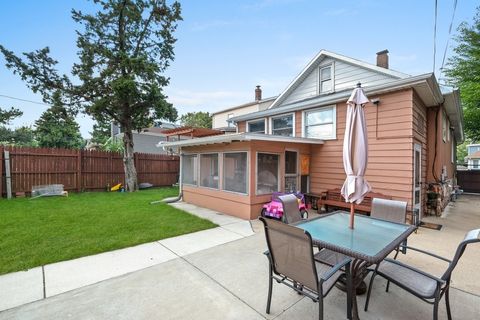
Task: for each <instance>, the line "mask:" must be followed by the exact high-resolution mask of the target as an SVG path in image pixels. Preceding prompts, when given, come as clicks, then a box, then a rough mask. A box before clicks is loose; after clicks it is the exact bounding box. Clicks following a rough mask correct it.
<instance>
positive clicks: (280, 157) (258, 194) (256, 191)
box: [255, 151, 282, 196]
mask: <svg viewBox="0 0 480 320" xmlns="http://www.w3.org/2000/svg"><path fill="white" fill-rule="evenodd" d="M259 153H261V154H273V155H276V156H278V169H277V191H273V192H280V190H282V189H281V188H280V186H281V184H280V180H282V179H281V176H280V174H281V165H280V162H281V161H282V155H281V154H280V153H276V152H261V151H257V152H256V153H255V195H256V196H264V195H269V194H272V193H258V190H257V187H258V154H259Z"/></svg>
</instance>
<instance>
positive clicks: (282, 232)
mask: <svg viewBox="0 0 480 320" xmlns="http://www.w3.org/2000/svg"><path fill="white" fill-rule="evenodd" d="M260 220H261V221H262V222H263V224H264V227H265V237H266V240H267V246H268V251H267V252H266V253H265V254H266V255H267V257H268V259H269V284H268V298H267V308H266V312H267V313H268V314H269V313H270V305H271V302H272V286H273V280H275V281H277V282H278V283H283V284H285V285H286V286H288V287H290V288H292V289H294V290H295V291H296V292H297V293H299V294H302V295H304V296H307V297H309V298H310V299H312V300H313V302H318V306H319V307H318V312H319V313H318V318H319V319H323V298H324V297H325V296H326V295H327V294H328V293H329V292H330V290H331V289H332V287H333V285H334V284H335V283H336V282H337V280H338V278H339V277H340V275H341V274H342V272H341V271H340V269H341V268H342V267H346V268H345V269H346V270H349V269H350V267H349V264H350V259H345V260H344V261H342V262H341V263H339V264H337V265H335V266H334V267H330V266H328V265H325V264H323V263H321V262H319V261H317V260H315V257H314V254H313V247H312V238H311V236H310V234H309V233H308V232H307V231H304V230H302V229H300V228H296V227H294V226H290V225H287V224H284V223H282V222H280V221H275V220H273V219H264V218H260ZM347 272H348V271H347ZM348 279H349V281H348V282H349V283H348V285H349V286H350V285H351V284H350V277H348ZM350 300H351V299H350V295H347V317H348V318H349V319H350V318H351V303H350Z"/></svg>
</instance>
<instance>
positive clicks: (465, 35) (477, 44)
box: [445, 7, 480, 141]
mask: <svg viewBox="0 0 480 320" xmlns="http://www.w3.org/2000/svg"><path fill="white" fill-rule="evenodd" d="M456 41H457V46H456V47H455V48H454V52H455V55H454V56H453V57H451V58H450V59H449V60H448V64H447V69H446V70H445V74H446V75H447V77H448V80H449V82H450V83H451V84H453V85H454V86H456V87H458V88H459V89H460V94H461V99H462V103H463V109H464V119H465V123H464V124H465V135H466V136H467V137H468V138H470V139H472V140H473V141H480V125H479V124H480V7H478V8H477V12H476V15H475V17H474V19H473V24H472V25H471V26H470V25H468V24H467V23H466V22H463V23H462V24H460V26H459V27H458V35H457V37H456Z"/></svg>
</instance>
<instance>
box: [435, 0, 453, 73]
mask: <svg viewBox="0 0 480 320" xmlns="http://www.w3.org/2000/svg"><path fill="white" fill-rule="evenodd" d="M456 10H457V0H453V14H452V20H451V21H450V27H449V28H448V38H447V44H446V45H445V51H444V52H443V59H442V67H441V68H440V75H441V74H442V71H443V67H444V65H445V57H446V56H447V50H448V44H449V42H450V35H451V34H452V26H453V20H454V18H455V11H456ZM439 77H440V76H439Z"/></svg>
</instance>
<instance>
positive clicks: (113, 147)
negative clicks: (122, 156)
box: [102, 138, 125, 152]
mask: <svg viewBox="0 0 480 320" xmlns="http://www.w3.org/2000/svg"><path fill="white" fill-rule="evenodd" d="M102 150H103V151H112V152H123V151H124V150H125V149H124V148H123V143H122V140H120V139H117V138H113V139H112V138H109V139H108V140H107V141H105V143H104V144H102Z"/></svg>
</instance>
